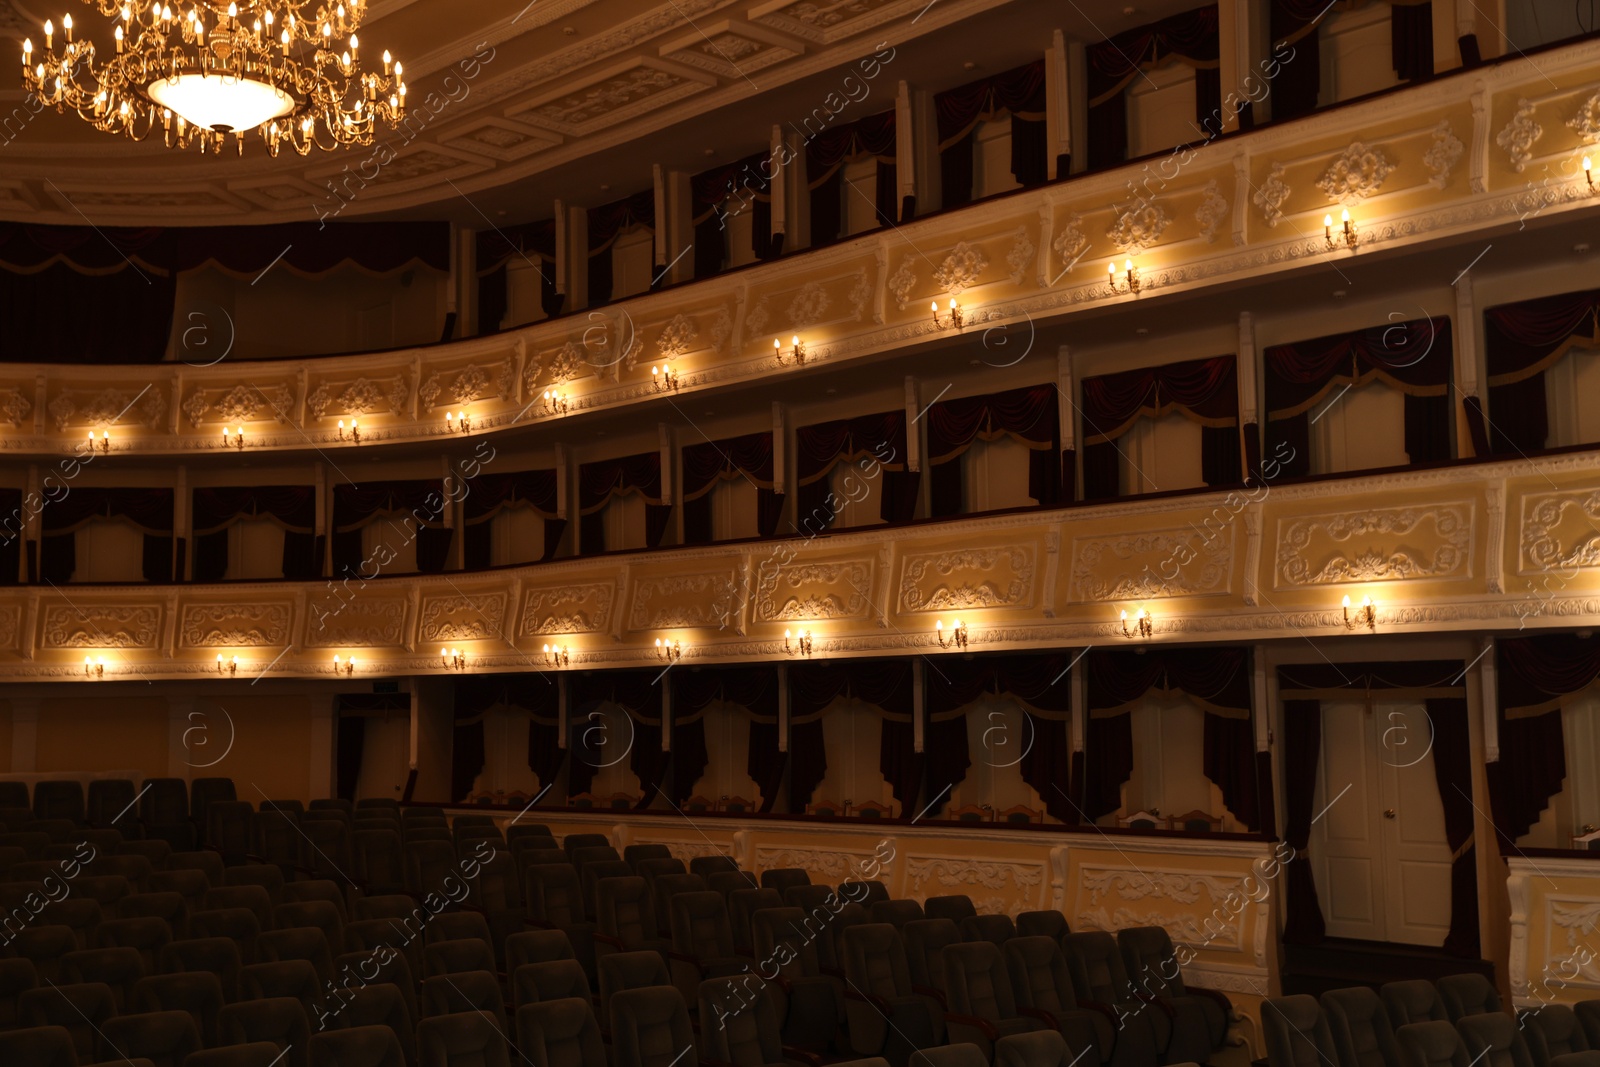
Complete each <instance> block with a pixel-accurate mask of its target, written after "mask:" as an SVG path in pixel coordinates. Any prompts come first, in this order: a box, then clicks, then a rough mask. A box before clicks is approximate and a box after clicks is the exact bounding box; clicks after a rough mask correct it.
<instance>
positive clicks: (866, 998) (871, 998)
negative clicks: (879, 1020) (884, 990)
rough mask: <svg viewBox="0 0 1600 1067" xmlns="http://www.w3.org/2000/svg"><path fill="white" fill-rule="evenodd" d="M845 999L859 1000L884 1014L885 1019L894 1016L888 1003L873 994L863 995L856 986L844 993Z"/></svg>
mask: <svg viewBox="0 0 1600 1067" xmlns="http://www.w3.org/2000/svg"><path fill="white" fill-rule="evenodd" d="M844 999H846V1000H859V1001H861V1003H863V1004H871V1005H872V1006H873V1007H874V1008H876V1009H877V1010H878V1011H880V1012H882V1013H883V1016H884V1018H888V1017H889V1016H890V1015H892V1014H893V1012H891V1011H890V1009H889V1002H888V1001H886V1000H884V999H883V998H882V997H880V996H876V995H874V994H872V993H863V992H861V991H860V990H859V989H857V988H856V987H855V986H854V985H852V986H851V987H850V988H849V989H846V990H845V991H844Z"/></svg>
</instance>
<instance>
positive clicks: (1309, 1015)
mask: <svg viewBox="0 0 1600 1067" xmlns="http://www.w3.org/2000/svg"><path fill="white" fill-rule="evenodd" d="M1261 1030H1262V1036H1263V1037H1264V1038H1265V1039H1266V1045H1267V1062H1268V1063H1270V1064H1271V1065H1272V1067H1328V1064H1330V1063H1338V1062H1339V1061H1338V1055H1339V1051H1338V1049H1336V1048H1335V1047H1334V1044H1333V1032H1332V1031H1331V1030H1329V1029H1328V1019H1327V1017H1326V1016H1325V1015H1324V1014H1323V1012H1322V1006H1321V1005H1320V1004H1318V1003H1317V1000H1316V998H1315V997H1309V996H1305V995H1304V994H1300V995H1296V996H1291V997H1268V998H1267V999H1266V1000H1264V1001H1262V1002H1261Z"/></svg>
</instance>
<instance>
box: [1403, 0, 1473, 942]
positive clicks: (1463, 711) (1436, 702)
mask: <svg viewBox="0 0 1600 1067" xmlns="http://www.w3.org/2000/svg"><path fill="white" fill-rule="evenodd" d="M1396 10H1398V8H1397V9H1396ZM1427 708H1428V719H1429V721H1430V722H1432V723H1433V776H1434V779H1435V781H1436V782H1437V784H1438V787H1439V799H1440V801H1442V802H1443V804H1444V835H1445V841H1446V843H1447V844H1449V846H1450V852H1451V854H1452V855H1453V856H1454V857H1455V858H1454V859H1453V860H1452V861H1451V863H1450V932H1449V933H1448V934H1446V935H1445V939H1444V949H1445V951H1446V952H1449V953H1451V954H1452V955H1456V956H1461V957H1463V958H1465V959H1469V960H1475V959H1477V958H1478V951H1479V945H1478V859H1477V849H1476V847H1475V846H1473V845H1472V844H1470V842H1471V841H1472V826H1473V815H1474V814H1475V813H1474V811H1473V807H1472V797H1471V796H1470V793H1471V791H1472V751H1471V743H1470V740H1469V738H1470V728H1469V723H1468V720H1467V701H1466V698H1465V697H1428V698H1427Z"/></svg>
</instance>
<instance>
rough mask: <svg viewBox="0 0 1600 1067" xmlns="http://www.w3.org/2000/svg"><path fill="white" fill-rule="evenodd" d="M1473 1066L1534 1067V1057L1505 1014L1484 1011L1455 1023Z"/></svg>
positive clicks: (1520, 1034) (1519, 1030)
mask: <svg viewBox="0 0 1600 1067" xmlns="http://www.w3.org/2000/svg"><path fill="white" fill-rule="evenodd" d="M1456 1029H1457V1030H1460V1031H1461V1039H1462V1040H1463V1041H1465V1042H1466V1043H1467V1055H1468V1056H1470V1057H1471V1058H1472V1062H1474V1063H1477V1062H1479V1061H1480V1060H1481V1061H1482V1063H1483V1065H1484V1067H1533V1053H1532V1052H1531V1051H1530V1050H1529V1048H1528V1043H1527V1042H1526V1041H1524V1040H1523V1038H1522V1030H1521V1029H1520V1028H1519V1027H1518V1026H1517V1024H1516V1022H1515V1020H1513V1019H1512V1018H1511V1016H1509V1015H1507V1014H1506V1013H1505V1012H1501V1011H1486V1012H1480V1013H1478V1014H1476V1015H1466V1016H1463V1017H1462V1018H1460V1019H1457V1020H1456Z"/></svg>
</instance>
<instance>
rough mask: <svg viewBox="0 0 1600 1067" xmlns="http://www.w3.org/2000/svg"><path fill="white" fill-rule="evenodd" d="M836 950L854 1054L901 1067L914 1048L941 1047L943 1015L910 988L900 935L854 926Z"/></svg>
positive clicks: (878, 926)
mask: <svg viewBox="0 0 1600 1067" xmlns="http://www.w3.org/2000/svg"><path fill="white" fill-rule="evenodd" d="M840 947H841V955H842V957H843V963H844V970H845V975H846V978H847V979H848V983H847V985H846V987H845V994H844V996H845V1015H846V1018H847V1019H848V1026H849V1032H850V1044H851V1045H852V1046H853V1051H854V1052H855V1053H856V1054H857V1055H878V1054H881V1055H883V1056H884V1058H886V1059H887V1060H888V1061H889V1062H890V1063H892V1064H902V1063H904V1062H906V1060H907V1058H908V1057H909V1056H910V1054H911V1053H912V1052H913V1051H915V1050H916V1049H919V1048H931V1047H933V1046H935V1045H939V1044H942V1043H943V1041H944V1017H943V1012H942V1011H941V1010H940V1008H939V1005H938V1003H937V1002H936V1001H934V1000H933V999H932V998H930V997H926V996H922V995H920V994H918V993H917V992H916V991H915V990H913V989H912V988H911V972H910V970H909V968H908V967H907V966H906V955H905V947H904V944H903V942H902V941H901V939H900V932H899V931H898V930H896V929H895V928H894V927H893V926H890V925H889V924H888V923H863V924H860V925H858V926H852V927H850V928H849V929H847V930H845V932H844V938H843V941H842V943H841V946H840Z"/></svg>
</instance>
